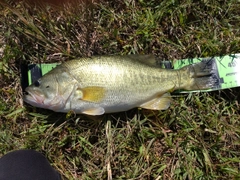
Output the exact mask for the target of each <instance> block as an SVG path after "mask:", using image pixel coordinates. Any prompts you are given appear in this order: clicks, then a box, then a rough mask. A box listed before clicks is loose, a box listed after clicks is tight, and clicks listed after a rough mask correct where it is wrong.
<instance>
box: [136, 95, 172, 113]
mask: <svg viewBox="0 0 240 180" xmlns="http://www.w3.org/2000/svg"><path fill="white" fill-rule="evenodd" d="M171 101H172V99H171V95H170V94H169V93H165V94H163V95H161V96H157V97H155V98H154V99H151V100H150V101H147V102H145V103H143V104H142V105H140V107H142V108H144V109H151V110H166V109H168V108H169V106H170V103H171Z"/></svg>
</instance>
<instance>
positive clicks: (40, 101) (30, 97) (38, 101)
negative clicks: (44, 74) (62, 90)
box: [23, 88, 65, 111]
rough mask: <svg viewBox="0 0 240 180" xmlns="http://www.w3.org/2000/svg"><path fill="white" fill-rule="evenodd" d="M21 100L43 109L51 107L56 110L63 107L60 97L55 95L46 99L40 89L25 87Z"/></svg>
mask: <svg viewBox="0 0 240 180" xmlns="http://www.w3.org/2000/svg"><path fill="white" fill-rule="evenodd" d="M23 101H25V102H26V103H28V104H30V105H32V106H35V107H39V108H44V109H51V110H53V111H57V110H58V109H61V108H63V107H64V105H65V104H64V103H63V99H62V97H59V96H56V97H54V98H53V99H49V100H47V98H46V97H45V95H44V94H43V93H42V92H41V91H37V90H32V89H28V88H26V89H25V92H24V96H23Z"/></svg>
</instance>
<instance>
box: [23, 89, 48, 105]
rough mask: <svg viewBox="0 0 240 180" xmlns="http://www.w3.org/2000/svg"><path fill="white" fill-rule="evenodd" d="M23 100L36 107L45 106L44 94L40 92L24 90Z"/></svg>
mask: <svg viewBox="0 0 240 180" xmlns="http://www.w3.org/2000/svg"><path fill="white" fill-rule="evenodd" d="M23 100H24V101H25V102H26V103H28V104H31V105H33V106H36V107H43V106H44V96H43V94H42V93H40V92H35V91H34V92H31V91H30V90H28V89H26V90H25V92H24V96H23Z"/></svg>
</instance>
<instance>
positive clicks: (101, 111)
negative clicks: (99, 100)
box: [82, 107, 105, 116]
mask: <svg viewBox="0 0 240 180" xmlns="http://www.w3.org/2000/svg"><path fill="white" fill-rule="evenodd" d="M82 113H83V114H87V115H92V116H96V115H102V114H104V113H105V110H104V109H103V108H102V107H96V108H91V109H87V110H85V111H82Z"/></svg>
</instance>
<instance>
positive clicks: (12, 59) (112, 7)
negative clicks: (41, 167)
mask: <svg viewBox="0 0 240 180" xmlns="http://www.w3.org/2000/svg"><path fill="white" fill-rule="evenodd" d="M0 7H1V8H0V10H1V13H0V14H1V16H0V20H1V21H0V27H1V29H2V31H1V33H0V45H1V46H0V57H1V61H0V87H1V88H0V95H1V98H0V115H1V116H0V154H1V155H2V154H5V153H7V152H9V151H11V150H16V149H21V148H28V149H36V150H38V151H40V152H42V153H43V154H45V155H46V157H47V158H48V159H49V161H50V162H51V163H52V165H53V166H54V167H55V168H56V169H57V170H58V171H59V172H60V173H61V174H63V176H65V177H66V178H67V179H238V178H239V177H240V173H239V163H240V162H239V157H240V154H239V145H240V141H239V136H240V128H239V127H240V124H239V122H240V121H239V88H235V89H232V90H225V91H221V92H213V93H194V94H189V95H186V96H183V95H182V96H178V97H175V98H174V102H173V104H172V106H171V107H170V109H168V110H166V111H149V110H140V109H133V110H130V111H128V112H123V113H116V114H109V115H104V116H101V117H98V118H90V117H86V116H82V115H74V114H67V115H66V114H61V113H54V112H52V111H48V110H43V109H38V108H32V107H30V106H28V105H25V104H23V102H22V89H21V80H20V74H21V73H20V69H21V68H20V65H21V64H24V63H40V62H61V61H65V60H69V59H73V58H76V57H86V56H92V55H103V54H135V53H139V54H148V53H153V54H155V55H156V56H158V57H159V58H160V59H163V60H165V59H183V58H190V57H206V56H217V55H225V54H230V53H239V52H240V46H239V42H240V38H239V37H240V36H239V35H240V33H239V26H240V14H239V8H240V4H239V2H238V1H235V0H230V1H217V0H211V1H203V0H200V1H194V0H185V1H178V0H173V1H168V0H163V1H160V2H159V1H152V0H150V1H145V0H139V1H137V0H124V1H119V0H117V1H98V2H97V1H92V2H91V3H89V2H88V3H85V2H75V3H74V4H65V5H63V6H62V7H56V6H51V5H47V6H46V5H41V6H40V5H30V4H29V3H26V2H24V1H21V2H20V3H18V4H16V3H14V2H12V1H8V2H6V1H4V2H2V5H1V6H0Z"/></svg>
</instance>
